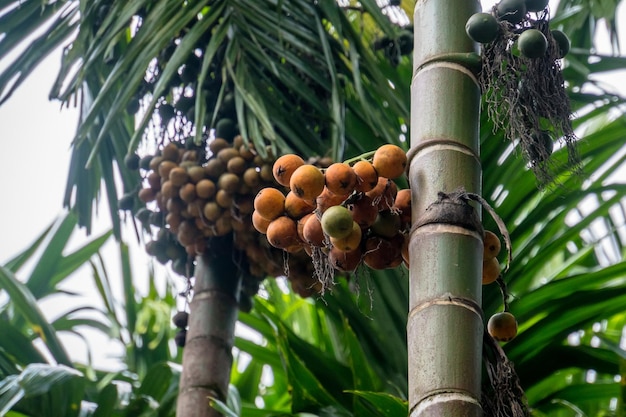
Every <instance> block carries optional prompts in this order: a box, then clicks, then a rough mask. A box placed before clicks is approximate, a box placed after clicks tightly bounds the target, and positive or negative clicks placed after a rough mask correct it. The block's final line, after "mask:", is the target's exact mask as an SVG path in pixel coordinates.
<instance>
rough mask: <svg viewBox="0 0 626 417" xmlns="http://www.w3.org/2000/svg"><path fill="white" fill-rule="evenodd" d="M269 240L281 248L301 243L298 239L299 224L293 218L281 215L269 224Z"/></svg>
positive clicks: (267, 234) (271, 243)
mask: <svg viewBox="0 0 626 417" xmlns="http://www.w3.org/2000/svg"><path fill="white" fill-rule="evenodd" d="M266 237H267V241H268V242H270V245H272V246H274V247H275V248H279V249H287V248H289V247H291V246H294V245H297V244H298V243H300V239H298V226H297V225H296V222H295V221H294V220H293V219H290V218H289V217H287V216H280V217H278V218H276V219H274V220H272V222H271V223H270V224H269V226H267V232H266Z"/></svg>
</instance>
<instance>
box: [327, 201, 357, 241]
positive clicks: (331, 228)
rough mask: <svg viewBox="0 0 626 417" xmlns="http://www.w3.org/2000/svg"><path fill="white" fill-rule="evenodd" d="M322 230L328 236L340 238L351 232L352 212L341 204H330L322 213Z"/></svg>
mask: <svg viewBox="0 0 626 417" xmlns="http://www.w3.org/2000/svg"><path fill="white" fill-rule="evenodd" d="M321 223H322V230H324V233H326V234H327V235H328V236H330V237H334V238H335V239H342V238H344V237H347V236H348V235H349V234H350V233H352V225H353V223H354V221H353V220H352V214H351V213H350V210H348V209H347V208H345V207H343V206H332V207H330V208H328V210H326V211H325V212H324V214H322V219H321Z"/></svg>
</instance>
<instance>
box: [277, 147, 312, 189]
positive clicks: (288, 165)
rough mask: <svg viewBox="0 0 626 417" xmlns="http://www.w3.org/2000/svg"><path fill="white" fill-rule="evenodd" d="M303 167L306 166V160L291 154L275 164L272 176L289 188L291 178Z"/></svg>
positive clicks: (282, 157) (279, 159)
mask: <svg viewBox="0 0 626 417" xmlns="http://www.w3.org/2000/svg"><path fill="white" fill-rule="evenodd" d="M302 165H304V159H302V158H300V157H299V156H298V155H294V154H291V153H290V154H287V155H283V156H281V157H280V158H278V159H277V160H276V162H274V166H273V167H272V174H273V175H274V179H275V180H276V182H277V183H279V184H280V185H284V186H285V187H289V181H290V180H291V176H292V175H293V173H294V171H295V170H296V169H298V168H300V167H301V166H302Z"/></svg>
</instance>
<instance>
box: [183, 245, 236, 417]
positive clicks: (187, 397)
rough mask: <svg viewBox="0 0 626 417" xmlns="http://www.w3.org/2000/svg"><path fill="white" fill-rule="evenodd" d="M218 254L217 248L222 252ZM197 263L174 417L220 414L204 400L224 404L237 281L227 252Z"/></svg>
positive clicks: (230, 356)
mask: <svg viewBox="0 0 626 417" xmlns="http://www.w3.org/2000/svg"><path fill="white" fill-rule="evenodd" d="M222 249H223V248H222ZM219 252H220V254H221V255H222V256H218V255H217V254H205V255H203V256H199V257H198V267H197V268H196V281H195V285H194V296H193V301H192V302H191V306H190V307H191V308H190V309H191V311H190V315H189V330H188V333H187V341H186V343H185V350H184V353H183V372H182V375H181V379H180V389H179V395H178V404H177V408H176V415H177V416H178V417H209V416H220V415H221V414H220V413H218V412H217V411H215V410H214V409H212V408H211V407H210V406H209V397H213V398H218V399H220V400H222V401H225V400H226V396H227V394H228V384H229V382H230V372H231V367H232V363H233V356H232V347H233V341H234V332H235V323H236V322H237V313H238V294H239V288H240V286H241V278H240V274H239V271H238V269H237V267H236V266H235V264H234V263H233V262H232V261H231V254H230V252H229V251H222V250H220V251H219Z"/></svg>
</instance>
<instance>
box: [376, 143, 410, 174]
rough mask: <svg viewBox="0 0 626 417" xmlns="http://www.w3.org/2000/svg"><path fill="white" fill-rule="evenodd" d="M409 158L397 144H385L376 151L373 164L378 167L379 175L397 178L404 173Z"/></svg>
mask: <svg viewBox="0 0 626 417" xmlns="http://www.w3.org/2000/svg"><path fill="white" fill-rule="evenodd" d="M406 164H407V159H406V153H405V152H404V150H403V149H402V148H400V147H399V146H396V145H391V144H387V145H383V146H381V147H380V148H378V149H377V150H376V152H374V158H373V159H372V165H374V168H376V172H378V175H380V176H383V177H387V178H390V179H395V178H398V177H400V176H401V175H402V174H404V170H405V169H406Z"/></svg>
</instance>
